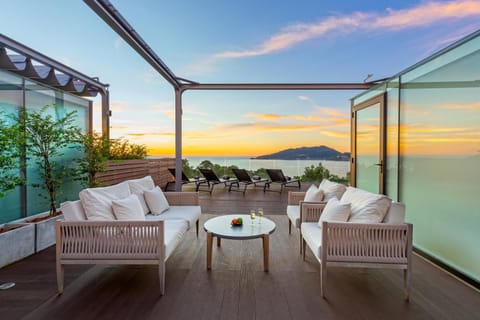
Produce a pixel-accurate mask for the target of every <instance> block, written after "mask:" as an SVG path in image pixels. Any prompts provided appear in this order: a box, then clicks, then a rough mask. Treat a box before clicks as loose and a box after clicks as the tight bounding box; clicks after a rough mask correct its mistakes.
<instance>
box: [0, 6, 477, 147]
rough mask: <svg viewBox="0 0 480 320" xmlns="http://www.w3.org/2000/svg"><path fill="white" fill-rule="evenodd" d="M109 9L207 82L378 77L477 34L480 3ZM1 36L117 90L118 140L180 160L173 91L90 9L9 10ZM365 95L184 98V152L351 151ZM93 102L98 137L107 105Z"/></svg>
mask: <svg viewBox="0 0 480 320" xmlns="http://www.w3.org/2000/svg"><path fill="white" fill-rule="evenodd" d="M111 2H112V4H113V5H114V6H115V7H116V8H117V9H118V10H119V12H120V13H121V14H122V15H123V16H124V17H125V18H126V19H127V21H129V23H130V24H131V25H132V26H133V27H134V28H135V30H136V31H137V32H138V33H139V34H140V35H141V36H142V37H143V39H144V40H145V41H146V42H147V43H148V44H149V45H150V46H151V47H152V49H153V50H154V51H155V52H156V53H157V54H158V56H160V58H161V59H162V60H163V61H164V62H165V63H166V64H167V65H168V66H169V68H170V69H171V70H172V71H173V72H174V73H175V74H176V75H177V76H179V77H183V78H187V79H190V80H193V81H197V82H202V83H221V82H227V83H230V82H235V83H238V82H240V83H242V82H246V83H250V82H255V83H257V82H260V83H283V82H293V83H297V82H298V83H308V82H315V83H322V82H326V83H331V82H363V81H364V79H365V78H366V77H367V75H368V74H373V76H372V77H371V78H370V79H369V80H374V79H381V78H385V77H390V76H392V75H394V74H396V73H398V72H400V71H402V70H403V69H405V68H407V67H409V66H411V65H413V64H415V63H416V62H418V61H420V60H422V59H423V58H426V57H428V56H430V55H431V54H433V53H435V52H436V51H438V50H440V49H442V48H444V47H446V46H448V45H449V44H451V43H452V42H454V41H456V40H458V39H460V38H462V37H464V36H466V35H468V34H470V33H472V32H474V31H476V30H478V29H480V1H465V0H459V1H410V0H406V1H398V0H397V1H382V0H375V1H372V0H365V1H318V0H309V1H307V0H299V1H294V2H293V1H278V0H276V1H258V0H255V1H254V0H245V1H213V0H204V1H157V0H143V1H142V0H139V1H131V0H112V1H111ZM0 30H1V31H0V32H1V33H3V34H5V35H6V36H8V37H11V38H13V39H15V40H16V41H19V42H20V43H23V44H25V45H27V46H29V47H31V48H33V49H35V50H37V51H39V52H41V53H43V54H45V55H47V56H50V57H52V58H53V59H56V60H59V61H61V62H62V63H65V64H67V65H69V66H71V67H73V68H74V69H76V70H79V71H80V72H82V73H85V74H87V75H89V76H92V77H94V76H95V77H99V78H100V81H102V82H104V83H108V84H110V101H111V110H112V117H111V135H112V137H120V136H122V137H125V138H127V139H129V140H132V141H134V142H136V143H142V144H146V145H147V147H148V149H149V153H150V154H151V155H173V154H174V152H175V150H174V145H175V140H174V139H175V121H174V92H173V89H172V87H171V86H170V85H169V84H168V83H167V82H166V81H165V80H164V79H163V78H162V77H161V76H160V75H159V74H157V73H156V71H154V70H153V69H152V68H151V67H150V66H149V65H148V64H147V63H146V62H144V61H143V59H142V58H141V57H140V56H139V55H138V54H137V53H136V52H134V51H133V50H132V49H131V48H130V47H129V46H128V44H126V43H125V42H124V41H123V40H122V39H121V38H120V37H119V36H118V35H117V34H116V33H115V32H113V31H112V30H111V29H110V27H108V26H107V25H106V23H105V22H103V20H101V19H100V18H99V17H98V16H97V15H96V14H95V13H94V12H93V11H92V10H91V9H90V8H89V7H88V6H87V5H86V4H84V3H83V1H73V0H70V1H65V0H45V1H38V0H23V1H5V2H4V3H2V10H1V12H0ZM360 93H361V91H187V92H186V93H185V94H184V96H183V154H184V155H187V156H188V155H215V156H224V155H232V156H236V155H241V156H256V155H261V154H266V153H272V152H276V151H279V150H282V149H285V148H294V147H302V146H318V145H327V146H330V147H333V148H335V149H337V150H339V151H341V152H345V151H347V152H348V151H350V117H349V114H350V98H352V97H354V96H356V95H358V94H360ZM94 103H95V112H96V114H95V115H94V126H95V127H96V128H97V129H99V125H100V115H99V105H100V98H99V97H98V98H96V99H95V100H94ZM408 107H410V108H412V109H413V108H416V107H419V106H408ZM420 107H421V106H420ZM441 107H442V108H445V110H452V109H454V108H456V107H458V106H452V105H444V106H441ZM467 108H476V110H478V104H477V105H476V106H475V105H471V104H469V105H468V106H467ZM451 129H455V128H454V125H451V124H445V127H441V128H425V127H423V128H414V127H412V128H409V129H408V130H406V131H405V134H406V135H408V134H410V135H412V134H415V137H418V136H420V137H427V138H428V139H431V142H435V139H448V138H452V137H454V135H452V133H451V131H450V132H449V130H451ZM456 129H457V131H455V132H461V131H462V130H461V129H459V128H456ZM436 133H441V134H440V135H438V134H436ZM442 133H443V134H442ZM415 137H410V138H409V139H411V141H414V139H415ZM462 137H464V136H462ZM471 138H472V139H474V137H473V136H472V137H471ZM465 139H469V137H468V136H466V137H465ZM423 141H425V140H424V139H423ZM419 149H421V146H420V147H419Z"/></svg>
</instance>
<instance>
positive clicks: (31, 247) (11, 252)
mask: <svg viewBox="0 0 480 320" xmlns="http://www.w3.org/2000/svg"><path fill="white" fill-rule="evenodd" d="M16 226H19V227H18V228H15V229H12V230H9V231H6V232H3V233H0V248H2V249H1V250H0V268H2V267H4V266H6V265H8V264H11V263H13V262H15V261H18V260H21V259H23V258H25V257H28V256H30V255H32V254H34V253H35V226H34V225H33V224H28V223H9V224H6V225H1V226H0V227H2V228H7V229H8V228H11V227H16Z"/></svg>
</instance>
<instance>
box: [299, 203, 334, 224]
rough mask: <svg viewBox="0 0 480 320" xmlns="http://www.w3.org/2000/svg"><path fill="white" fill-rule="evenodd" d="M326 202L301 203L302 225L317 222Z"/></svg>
mask: <svg viewBox="0 0 480 320" xmlns="http://www.w3.org/2000/svg"><path fill="white" fill-rule="evenodd" d="M326 204H327V203H326V202H323V201H322V202H305V201H303V200H302V201H300V204H299V205H300V223H302V222H317V221H318V219H320V216H321V215H322V212H323V209H324V208H325V205H326Z"/></svg>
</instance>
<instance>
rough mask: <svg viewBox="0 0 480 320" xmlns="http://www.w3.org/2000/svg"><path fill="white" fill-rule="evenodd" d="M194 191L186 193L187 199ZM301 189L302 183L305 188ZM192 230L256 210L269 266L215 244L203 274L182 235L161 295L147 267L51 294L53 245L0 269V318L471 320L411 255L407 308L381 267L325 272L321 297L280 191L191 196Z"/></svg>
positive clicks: (69, 277) (473, 296)
mask: <svg viewBox="0 0 480 320" xmlns="http://www.w3.org/2000/svg"><path fill="white" fill-rule="evenodd" d="M189 188H190V189H193V190H194V188H195V186H194V185H185V186H184V191H190V189H189ZM306 188H308V185H307V184H305V185H302V190H306ZM200 204H201V206H202V212H203V213H202V216H201V218H200V225H201V226H203V223H204V222H205V221H206V220H208V219H209V218H211V217H214V216H217V215H221V214H242V213H244V214H245V213H247V212H248V210H249V209H251V208H258V207H262V208H263V209H264V212H265V215H266V217H267V218H270V219H271V220H273V221H274V222H275V223H276V224H277V229H276V231H275V232H274V233H273V234H272V235H271V241H270V268H269V272H268V273H266V272H264V271H263V261H262V259H261V256H262V245H261V240H258V241H257V240H248V241H229V240H224V241H222V246H221V247H220V248H218V247H216V246H214V248H213V259H212V270H211V271H207V268H206V233H205V232H204V231H203V230H202V231H200V235H199V238H197V237H196V233H195V230H194V228H192V229H190V230H189V231H188V232H187V233H186V234H185V237H184V240H183V241H182V243H181V244H179V246H178V247H177V248H176V250H175V252H174V253H173V254H172V255H171V256H170V258H169V259H168V261H167V263H166V274H167V277H166V283H165V286H166V293H165V295H164V296H160V294H159V290H158V272H157V268H156V267H155V266H130V265H122V266H119V265H111V266H110V265H98V266H93V267H92V266H78V265H72V266H66V267H65V290H64V293H63V294H62V295H60V296H59V295H57V286H56V276H55V247H50V248H48V249H46V250H44V251H42V252H40V253H38V254H35V255H33V256H31V257H29V258H26V259H24V260H21V261H19V262H17V263H15V264H13V265H10V266H7V267H5V268H2V269H0V283H4V282H8V281H13V282H15V283H16V285H15V286H14V287H13V288H11V289H8V290H0V312H1V314H3V315H8V317H9V318H12V319H19V318H22V319H67V318H68V319H105V318H108V319H110V318H121V319H158V318H161V319H232V318H235V319H253V318H256V319H318V318H321V319H475V318H478V302H479V301H480V293H479V292H478V291H477V290H475V289H473V288H471V287H469V286H467V285H465V284H463V283H462V282H460V281H458V280H457V279H455V278H454V277H452V276H451V275H449V274H447V273H445V272H444V271H443V270H441V269H439V268H438V267H436V266H434V265H432V264H431V263H429V262H427V261H425V260H424V259H423V258H421V257H419V256H417V255H414V257H413V270H412V279H411V285H412V286H411V293H410V302H409V303H406V302H404V300H403V294H402V288H403V273H402V272H401V271H400V270H390V269H362V268H336V267H332V268H329V269H328V279H329V281H328V284H327V287H328V297H327V299H326V300H325V299H322V297H321V292H320V278H319V271H318V270H319V268H318V266H319V265H318V262H317V260H316V258H315V257H314V255H313V254H312V252H311V251H310V250H309V249H307V250H306V259H305V261H303V260H302V256H301V255H300V254H299V242H298V230H297V229H294V230H293V231H292V234H289V233H288V221H289V219H288V217H287V216H286V214H285V212H286V205H287V192H284V193H282V194H279V193H268V192H267V193H264V192H263V190H261V189H255V188H252V189H249V191H248V192H247V193H246V194H245V195H243V194H242V193H239V192H228V187H225V188H221V187H220V186H219V187H218V188H217V189H216V191H215V193H213V194H212V195H209V194H207V193H200Z"/></svg>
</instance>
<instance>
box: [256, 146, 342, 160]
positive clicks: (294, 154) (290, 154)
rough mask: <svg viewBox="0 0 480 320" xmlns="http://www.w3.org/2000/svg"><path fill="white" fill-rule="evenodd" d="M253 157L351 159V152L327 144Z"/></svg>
mask: <svg viewBox="0 0 480 320" xmlns="http://www.w3.org/2000/svg"><path fill="white" fill-rule="evenodd" d="M253 159H276V160H335V161H349V160H350V152H343V153H342V152H339V151H337V150H335V149H332V148H329V147H327V146H319V147H301V148H294V149H286V150H282V151H279V152H276V153H272V154H266V155H262V156H258V157H255V158H253Z"/></svg>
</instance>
